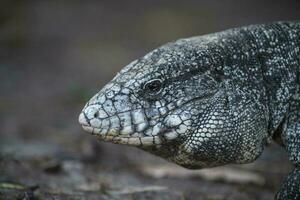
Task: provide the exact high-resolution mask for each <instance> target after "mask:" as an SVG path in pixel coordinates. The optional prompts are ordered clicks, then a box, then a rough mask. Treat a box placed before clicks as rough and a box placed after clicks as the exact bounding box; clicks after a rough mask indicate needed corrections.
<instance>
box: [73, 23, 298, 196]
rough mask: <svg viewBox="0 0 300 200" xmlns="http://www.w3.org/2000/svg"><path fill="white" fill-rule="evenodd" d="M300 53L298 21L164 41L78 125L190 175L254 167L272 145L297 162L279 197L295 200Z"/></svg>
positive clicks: (90, 106) (120, 77)
mask: <svg viewBox="0 0 300 200" xmlns="http://www.w3.org/2000/svg"><path fill="white" fill-rule="evenodd" d="M299 48H300V23H299V22H276V23H270V24H263V25H252V26H246V27H241V28H234V29H230V30H226V31H223V32H219V33H214V34H208V35H204V36H197V37H192V38H187V39H180V40H177V41H174V42H170V43H167V44H165V45H163V46H161V47H159V48H157V49H155V50H153V51H152V52H150V53H148V54H147V55H145V56H144V57H142V58H140V59H138V60H135V61H133V62H132V63H130V64H129V65H128V66H126V67H125V68H124V69H123V70H121V72H119V73H118V74H117V75H116V77H115V78H114V79H113V80H112V81H111V82H110V83H108V84H107V85H106V86H105V87H104V88H103V89H102V90H100V92H99V93H97V94H96V95H95V96H94V97H93V98H92V99H91V100H90V101H89V102H88V103H87V104H86V106H85V107H84V109H83V111H82V112H81V114H80V116H79V122H80V123H81V124H82V126H83V128H84V129H85V130H86V131H88V132H91V133H92V134H94V135H96V136H97V137H99V138H100V139H101V140H104V141H110V142H114V143H118V144H126V145H131V146H136V147H139V148H141V149H144V150H146V151H148V152H151V153H153V154H156V155H158V156H161V157H163V158H165V159H167V160H170V161H172V162H175V163H177V164H179V165H181V166H184V167H186V168H192V169H201V168H206V167H214V166H220V165H224V164H229V163H249V162H253V161H254V160H255V159H256V158H257V157H258V156H259V155H260V154H261V153H262V151H263V149H264V147H265V145H266V144H268V143H269V142H270V141H271V140H272V139H274V138H276V139H277V141H280V143H282V145H283V146H284V148H285V149H286V151H287V152H288V155H289V158H290V160H291V161H292V162H293V164H294V165H295V170H294V171H293V172H291V173H290V175H289V176H288V178H287V180H286V181H285V182H284V184H283V185H282V187H281V189H280V191H279V192H278V194H277V196H276V198H277V199H293V200H294V199H300V166H299V165H300V117H299V116H300V90H299V83H300V81H299V69H300V53H299V51H300V50H299Z"/></svg>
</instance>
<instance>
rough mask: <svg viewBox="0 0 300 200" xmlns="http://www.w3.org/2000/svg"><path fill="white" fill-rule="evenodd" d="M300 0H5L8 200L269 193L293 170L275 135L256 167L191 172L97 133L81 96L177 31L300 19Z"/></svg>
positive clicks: (0, 43)
mask: <svg viewBox="0 0 300 200" xmlns="http://www.w3.org/2000/svg"><path fill="white" fill-rule="evenodd" d="M299 9H300V2H299V1H297V0H290V1H279V0H275V1H274V0H273V1H271V0H266V1H259V0H253V1H246V0H242V1H233V0H228V1H217V0H201V1H197V0H187V1H174V0H161V1H159V0H153V1H141V0H139V1H138V0H129V1H108V0H103V1H79V0H74V1H67V0H60V1H56V0H55V1H52V0H48V1H47V0H44V1H38V0H36V1H35V0H31V1H22V0H2V1H1V2H0V80H1V84H0V92H1V94H0V199H5V200H10V199H24V200H25V199H26V200H29V199H35V200H36V199H51V200H53V199H55V200H59V199H80V200H81V199H137V200H144V199H165V200H168V199H175V200H176V199H180V200H183V199H185V200H189V199H190V200H194V199H196V200H202V199H203V200H225V199H226V200H250V199H261V200H270V199H273V196H274V194H275V192H276V190H277V189H278V187H279V186H280V183H281V182H282V180H283V179H284V177H285V176H286V175H287V173H288V172H289V171H290V169H291V167H292V166H291V165H290V164H289V162H288V161H287V158H286V155H285V152H284V151H283V150H282V149H281V148H280V147H279V146H277V145H276V144H272V145H270V146H269V147H267V148H266V151H265V152H264V153H263V155H262V156H261V157H260V158H259V159H258V160H257V161H256V162H255V163H251V164H247V165H230V166H225V167H218V168H213V169H208V170H194V171H193V170H185V169H183V168H181V167H178V166H176V165H174V164H171V163H168V162H167V161H164V160H162V159H160V158H158V157H155V156H152V155H150V154H148V153H146V152H143V151H141V150H138V149H136V148H130V147H126V146H119V145H114V144H108V143H103V142H98V141H96V139H95V138H94V137H92V136H90V135H88V134H87V133H85V132H84V131H83V130H82V129H81V127H80V126H79V124H78V122H77V117H78V114H79V112H80V110H81V109H82V107H83V105H84V103H85V102H86V101H87V100H88V99H89V98H90V97H91V96H92V95H93V94H94V93H96V92H97V91H98V90H99V89H100V88H101V87H102V86H103V85H104V84H105V83H106V82H108V81H109V80H110V79H111V78H112V77H113V76H114V74H115V73H116V72H118V71H119V70H120V69H121V68H122V67H123V66H125V65H126V64H128V63H129V62H130V61H132V60H134V59H136V58H138V57H140V56H142V55H144V54H145V53H146V52H148V51H150V50H151V49H154V48H156V47H157V46H159V45H162V44H164V43H166V42H168V41H172V40H174V39H178V38H182V37H189V36H194V35H201V34H206V33H210V32H216V31H220V30H223V29H227V28H230V27H236V26H241V25H247V24H254V23H262V22H267V21H277V20H296V19H298V20H299V19H300V13H299Z"/></svg>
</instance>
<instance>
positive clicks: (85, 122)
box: [78, 112, 162, 147]
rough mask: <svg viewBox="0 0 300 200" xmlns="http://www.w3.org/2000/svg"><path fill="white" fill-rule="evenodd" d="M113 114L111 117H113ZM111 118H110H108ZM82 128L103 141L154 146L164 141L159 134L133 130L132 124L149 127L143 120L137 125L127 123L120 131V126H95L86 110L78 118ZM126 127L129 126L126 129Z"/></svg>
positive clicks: (144, 127)
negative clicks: (145, 133) (147, 133)
mask: <svg viewBox="0 0 300 200" xmlns="http://www.w3.org/2000/svg"><path fill="white" fill-rule="evenodd" d="M113 117H114V116H112V117H111V118H113ZM107 120H110V118H107ZM78 121H79V123H80V124H81V126H82V128H83V129H84V130H85V131H87V132H89V133H91V134H92V135H95V136H96V137H98V138H99V139H100V140H101V141H106V142H112V143H115V144H125V145H130V146H143V147H145V146H154V145H160V144H161V143H162V141H161V138H160V136H159V135H150V136H148V135H143V134H142V133H141V132H132V131H129V130H132V126H137V127H143V129H144V130H146V129H147V128H146V127H147V122H141V123H138V124H135V125H127V126H125V127H123V128H124V130H123V131H121V132H120V130H119V127H112V128H111V127H109V126H107V127H101V126H100V127H96V126H93V124H92V122H91V120H90V119H89V118H88V117H87V116H86V113H85V112H81V114H80V115H79V119H78ZM126 128H129V129H127V130H125V129H126Z"/></svg>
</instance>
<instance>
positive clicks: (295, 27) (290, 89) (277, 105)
mask: <svg viewBox="0 0 300 200" xmlns="http://www.w3.org/2000/svg"><path fill="white" fill-rule="evenodd" d="M299 27H300V25H299V23H294V22H279V23H274V24H270V25H266V26H264V27H262V28H261V29H260V30H256V31H257V32H259V34H258V37H261V38H260V39H262V40H260V41H264V42H261V43H259V44H257V45H258V49H257V51H258V52H257V54H258V60H259V62H260V63H261V69H262V77H263V81H264V85H265V87H266V96H267V99H268V108H269V134H270V135H271V136H274V134H275V133H278V131H279V132H280V130H279V129H280V127H281V124H282V123H283V122H284V120H285V118H286V116H287V115H288V113H289V110H290V104H291V102H292V101H293V97H294V96H295V95H297V92H299V91H298V89H297V88H298V86H299V81H298V80H299V68H300V65H299V60H300V56H299V47H300V45H299V37H300V28H299Z"/></svg>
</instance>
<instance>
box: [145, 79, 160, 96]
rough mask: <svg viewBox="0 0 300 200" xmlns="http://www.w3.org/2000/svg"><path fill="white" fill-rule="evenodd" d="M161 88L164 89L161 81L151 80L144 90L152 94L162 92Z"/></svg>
mask: <svg viewBox="0 0 300 200" xmlns="http://www.w3.org/2000/svg"><path fill="white" fill-rule="evenodd" d="M161 88H162V81H161V80H159V79H154V80H151V81H149V82H147V83H146V84H145V85H144V90H146V91H147V92H149V93H150V94H157V93H159V92H160V91H161Z"/></svg>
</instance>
